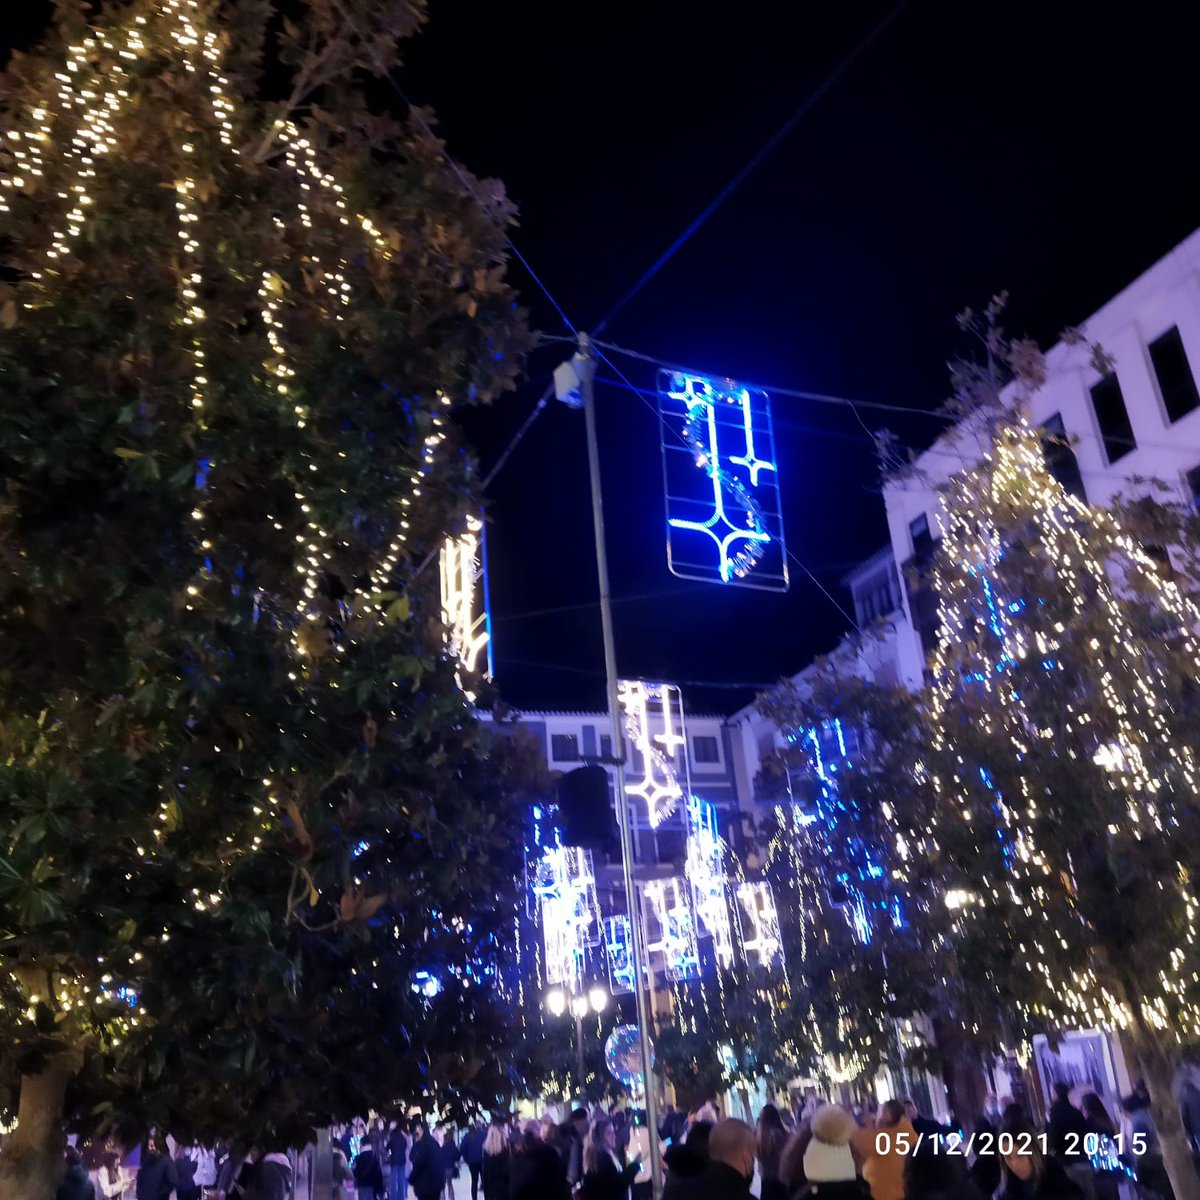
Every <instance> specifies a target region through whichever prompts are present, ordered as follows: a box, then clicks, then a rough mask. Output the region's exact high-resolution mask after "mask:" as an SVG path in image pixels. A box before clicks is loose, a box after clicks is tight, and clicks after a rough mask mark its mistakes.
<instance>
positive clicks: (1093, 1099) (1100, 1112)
mask: <svg viewBox="0 0 1200 1200" xmlns="http://www.w3.org/2000/svg"><path fill="white" fill-rule="evenodd" d="M1080 1108H1081V1109H1082V1111H1083V1120H1084V1127H1085V1129H1086V1131H1087V1132H1088V1133H1094V1134H1097V1135H1098V1136H1100V1137H1107V1138H1113V1139H1115V1138H1116V1136H1117V1124H1116V1122H1115V1121H1114V1120H1113V1119H1112V1117H1111V1116H1110V1115H1109V1112H1108V1109H1107V1108H1105V1107H1104V1101H1103V1100H1101V1099H1100V1097H1099V1096H1098V1095H1096V1093H1095V1092H1085V1093H1084V1097H1083V1100H1082V1101H1081V1102H1080Z"/></svg>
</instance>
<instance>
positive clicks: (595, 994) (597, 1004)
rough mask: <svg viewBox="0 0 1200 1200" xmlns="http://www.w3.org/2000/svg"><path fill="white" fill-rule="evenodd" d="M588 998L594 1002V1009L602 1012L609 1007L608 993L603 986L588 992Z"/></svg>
mask: <svg viewBox="0 0 1200 1200" xmlns="http://www.w3.org/2000/svg"><path fill="white" fill-rule="evenodd" d="M588 999H589V1000H590V1001H591V1002H592V1010H593V1011H594V1012H598V1013H601V1012H603V1011H604V1010H605V1009H606V1008H607V1007H608V993H607V992H606V991H605V990H604V989H603V988H602V987H594V988H592V990H591V991H590V992H588Z"/></svg>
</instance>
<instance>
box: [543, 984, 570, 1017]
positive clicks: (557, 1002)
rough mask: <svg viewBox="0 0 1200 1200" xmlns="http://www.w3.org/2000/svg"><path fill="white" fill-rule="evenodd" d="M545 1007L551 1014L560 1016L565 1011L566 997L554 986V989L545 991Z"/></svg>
mask: <svg viewBox="0 0 1200 1200" xmlns="http://www.w3.org/2000/svg"><path fill="white" fill-rule="evenodd" d="M546 1007H547V1008H548V1009H549V1010H550V1015H551V1016H553V1017H561V1016H562V1015H563V1013H565V1012H566V1011H567V998H566V996H564V995H563V994H562V992H560V991H559V990H558V988H555V989H554V991H552V992H547V993H546Z"/></svg>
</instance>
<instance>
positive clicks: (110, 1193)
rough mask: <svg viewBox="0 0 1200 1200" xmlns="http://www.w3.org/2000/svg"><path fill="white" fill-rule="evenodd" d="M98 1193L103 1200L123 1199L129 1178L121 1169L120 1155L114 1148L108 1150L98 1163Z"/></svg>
mask: <svg viewBox="0 0 1200 1200" xmlns="http://www.w3.org/2000/svg"><path fill="white" fill-rule="evenodd" d="M98 1181H99V1184H100V1195H101V1196H102V1197H103V1198H104V1200H125V1190H126V1188H128V1187H129V1179H128V1177H127V1176H126V1174H125V1172H124V1171H123V1170H122V1169H121V1155H120V1154H119V1153H118V1152H117V1151H116V1150H108V1151H106V1152H105V1155H104V1162H103V1163H101V1165H100V1172H99V1175H98Z"/></svg>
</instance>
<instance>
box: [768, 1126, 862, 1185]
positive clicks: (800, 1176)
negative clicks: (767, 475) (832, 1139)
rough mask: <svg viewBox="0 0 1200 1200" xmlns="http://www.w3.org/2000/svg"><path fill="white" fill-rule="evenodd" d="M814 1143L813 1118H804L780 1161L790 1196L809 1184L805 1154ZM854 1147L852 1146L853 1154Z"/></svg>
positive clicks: (782, 1175) (784, 1149)
mask: <svg viewBox="0 0 1200 1200" xmlns="http://www.w3.org/2000/svg"><path fill="white" fill-rule="evenodd" d="M811 1141H812V1117H811V1116H808V1117H803V1118H802V1119H801V1120H800V1121H799V1122H798V1123H797V1125H796V1128H795V1130H794V1131H793V1133H792V1135H791V1137H789V1138H788V1140H787V1145H786V1146H784V1148H783V1154H782V1155H781V1156H780V1159H779V1174H780V1178H781V1179H782V1180H783V1186H784V1188H785V1189H786V1191H787V1194H788V1195H789V1196H794V1195H796V1194H797V1192H800V1191H803V1189H804V1185H805V1184H806V1183H807V1182H808V1180H807V1179H805V1177H804V1152H805V1151H806V1150H807V1149H808V1143H809V1142H811ZM853 1150H854V1147H853V1144H851V1153H853Z"/></svg>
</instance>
